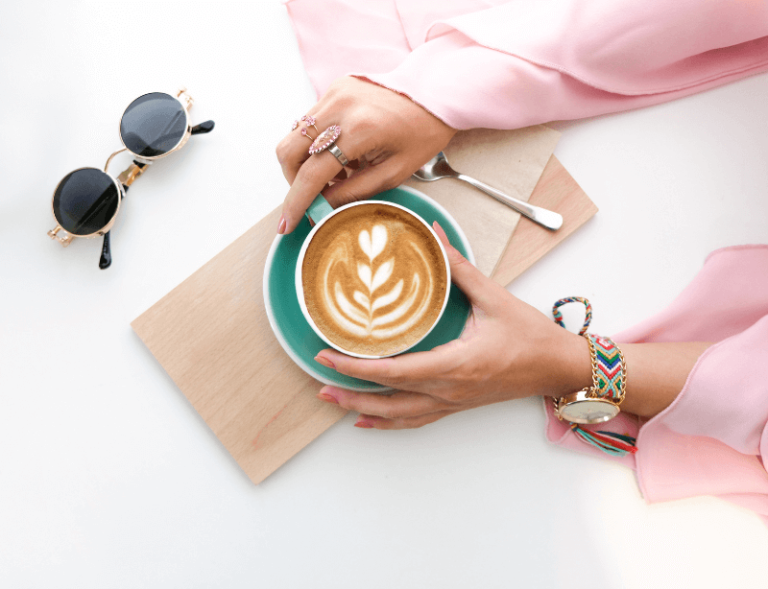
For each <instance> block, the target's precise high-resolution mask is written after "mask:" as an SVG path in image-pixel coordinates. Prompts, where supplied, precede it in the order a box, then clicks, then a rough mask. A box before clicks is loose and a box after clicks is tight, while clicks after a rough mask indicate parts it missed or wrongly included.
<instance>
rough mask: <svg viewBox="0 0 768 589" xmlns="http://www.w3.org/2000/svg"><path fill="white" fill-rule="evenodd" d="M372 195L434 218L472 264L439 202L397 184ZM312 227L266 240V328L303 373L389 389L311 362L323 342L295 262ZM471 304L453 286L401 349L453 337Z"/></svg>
mask: <svg viewBox="0 0 768 589" xmlns="http://www.w3.org/2000/svg"><path fill="white" fill-rule="evenodd" d="M374 198H375V199H376V200H383V201H386V202H391V203H396V204H399V205H401V206H404V207H406V208H407V209H409V210H410V211H413V212H415V213H417V214H418V215H419V216H420V217H421V218H422V219H424V220H425V221H426V222H427V223H428V224H430V225H431V223H432V222H433V221H437V222H438V223H440V226H441V227H442V228H443V230H444V231H445V233H446V234H447V235H448V239H449V241H450V242H451V245H452V246H453V247H454V248H456V249H457V250H458V251H459V252H460V253H461V254H462V255H463V256H464V257H465V258H467V259H468V260H469V261H470V262H472V263H473V264H474V263H475V257H474V254H473V252H472V248H471V247H470V245H469V241H468V239H467V237H466V236H465V235H464V232H463V231H462V230H461V227H460V226H459V224H458V222H457V221H456V220H455V219H454V218H453V217H452V216H451V214H450V213H449V212H448V211H446V210H445V209H444V208H443V207H442V206H441V205H440V204H438V203H437V202H435V201H434V200H432V199H431V198H429V197H428V196H426V195H425V194H424V193H422V192H420V191H418V190H414V189H412V188H409V187H405V186H401V187H398V188H393V189H392V190H387V191H386V192H382V193H380V194H377V195H376V196H375V197H374ZM311 230H312V226H311V225H310V222H309V220H308V218H306V217H304V218H303V219H302V220H301V222H299V224H298V226H297V227H296V228H295V229H294V230H293V231H292V232H291V233H289V234H286V235H277V236H276V237H275V239H274V241H273V242H272V246H271V247H270V250H269V253H268V254H267V260H266V264H265V266H264V280H263V285H262V286H263V300H264V308H265V311H266V315H267V318H268V320H269V324H270V327H271V328H272V331H273V332H274V334H275V337H276V339H277V341H278V343H279V344H280V346H281V347H282V348H283V350H285V352H286V353H287V354H288V356H289V357H290V358H291V359H292V360H293V361H294V362H295V363H296V365H297V366H298V367H299V368H301V369H302V370H303V371H304V372H306V373H307V374H309V375H310V376H312V377H313V378H315V379H316V380H318V381H320V382H321V383H324V384H329V385H334V386H338V387H343V388H346V389H349V390H353V391H361V392H387V391H390V390H391V389H389V388H387V387H385V386H382V385H380V384H377V383H373V382H370V381H367V380H362V379H359V378H354V377H351V376H347V375H345V374H341V373H339V372H337V371H336V370H334V369H333V368H327V367H325V366H322V365H321V364H318V363H317V362H315V360H314V357H315V356H316V355H317V353H318V352H320V351H321V350H324V349H326V348H328V347H329V346H328V344H327V343H326V342H325V341H324V340H323V339H322V338H320V337H319V336H318V335H317V333H315V331H314V330H313V329H312V328H311V327H310V325H309V323H308V322H307V320H306V319H305V317H304V314H303V312H302V310H301V306H300V305H299V301H298V295H297V293H296V265H297V262H298V258H299V253H300V251H301V248H302V246H303V245H304V241H305V239H306V238H307V236H308V235H309V233H310V231H311ZM470 311H471V306H470V303H469V301H468V300H467V298H466V297H465V296H464V293H462V292H461V291H460V290H459V289H458V288H457V287H456V286H455V285H451V293H450V297H449V299H448V304H447V306H446V308H445V311H444V312H443V316H442V318H441V319H440V321H439V322H438V324H437V325H436V326H435V327H434V328H433V329H432V331H431V332H430V334H429V335H428V336H427V337H425V338H424V339H423V340H422V341H421V342H420V343H419V344H418V345H416V346H415V347H413V348H411V349H410V350H409V351H408V352H406V354H410V353H412V352H422V351H427V350H431V349H432V348H435V347H437V346H439V345H442V344H445V343H448V342H449V341H451V340H454V339H456V338H458V337H459V336H460V335H461V333H462V331H463V330H464V326H465V325H466V322H467V319H468V318H469V315H470Z"/></svg>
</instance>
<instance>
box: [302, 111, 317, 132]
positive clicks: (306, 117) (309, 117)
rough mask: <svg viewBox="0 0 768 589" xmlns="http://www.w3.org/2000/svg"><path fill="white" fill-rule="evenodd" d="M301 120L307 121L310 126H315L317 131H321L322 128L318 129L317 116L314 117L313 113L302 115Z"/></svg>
mask: <svg viewBox="0 0 768 589" xmlns="http://www.w3.org/2000/svg"><path fill="white" fill-rule="evenodd" d="M301 120H302V121H305V122H306V123H307V125H308V126H310V127H314V128H315V131H317V132H318V133H319V132H320V129H318V128H317V125H315V123H316V122H317V121H316V120H315V117H313V116H312V115H304V116H303V117H301Z"/></svg>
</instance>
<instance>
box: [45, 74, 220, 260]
mask: <svg viewBox="0 0 768 589" xmlns="http://www.w3.org/2000/svg"><path fill="white" fill-rule="evenodd" d="M193 102H194V101H193V99H192V97H191V96H190V95H189V94H187V91H186V89H181V90H179V91H178V93H177V94H176V96H171V95H170V94H166V93H164V92H151V93H149V94H144V95H143V96H139V97H138V98H137V99H136V100H134V101H133V102H131V104H129V105H128V108H126V109H125V112H124V113H123V116H122V117H121V119H120V140H121V141H122V143H123V148H122V149H119V150H118V151H116V152H115V153H113V154H112V155H110V156H109V158H107V163H106V164H104V169H103V170H100V169H99V168H79V169H77V170H74V171H72V172H70V173H69V174H67V175H66V176H64V178H63V179H62V180H61V181H60V182H59V184H58V185H57V186H56V190H54V192H53V216H54V217H55V219H56V223H58V224H57V225H56V227H54V228H53V229H51V230H50V231H49V232H48V235H49V236H50V237H51V239H56V240H58V241H59V243H61V244H62V245H63V246H65V247H66V246H68V245H69V244H70V243H71V242H72V240H73V239H75V238H76V237H85V238H94V237H99V236H104V243H103V245H102V248H101V258H100V259H99V268H101V269H102V270H103V269H105V268H109V266H110V264H111V263H112V252H111V249H110V244H109V231H110V229H111V228H112V225H113V224H114V223H115V218H116V217H117V213H118V212H120V205H121V204H122V201H123V199H124V198H125V194H126V192H127V191H128V188H129V187H130V186H131V184H133V182H134V180H136V178H138V177H139V176H141V175H142V174H143V173H144V170H145V169H146V167H147V166H148V165H150V164H151V163H152V162H153V161H155V160H158V159H160V158H163V157H165V156H167V155H169V154H171V153H173V152H174V151H178V150H179V149H181V148H182V147H184V145H185V144H186V142H187V141H189V138H190V137H191V136H192V135H198V134H201V133H209V132H211V131H212V130H213V127H214V122H213V121H205V122H204V123H200V124H199V125H196V126H194V127H193V126H191V125H190V122H189V113H188V111H189V109H190V108H191V107H192V103H193ZM123 151H128V152H130V153H131V154H133V156H134V159H133V162H132V163H131V165H130V166H129V167H128V168H127V169H125V170H124V171H123V172H121V173H120V174H119V175H118V176H117V177H113V176H111V175H110V174H109V173H107V169H108V168H109V162H110V161H111V160H112V158H113V157H115V156H116V155H117V154H118V153H122V152H123ZM60 233H61V235H60Z"/></svg>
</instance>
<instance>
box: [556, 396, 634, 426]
mask: <svg viewBox="0 0 768 589" xmlns="http://www.w3.org/2000/svg"><path fill="white" fill-rule="evenodd" d="M554 401H555V402H554V406H555V415H557V418H558V419H561V420H565V421H570V422H572V423H579V424H592V423H603V422H606V421H610V420H611V419H613V418H614V417H616V416H617V415H618V414H619V413H620V412H621V409H620V408H619V406H618V405H617V404H616V403H614V402H612V401H609V400H608V399H602V398H600V397H595V396H594V395H593V394H592V391H591V390H590V389H583V390H581V391H577V392H575V393H571V394H570V395H565V396H563V397H560V398H559V399H555V400H554Z"/></svg>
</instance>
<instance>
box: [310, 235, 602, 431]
mask: <svg viewBox="0 0 768 589" xmlns="http://www.w3.org/2000/svg"><path fill="white" fill-rule="evenodd" d="M434 228H435V231H436V232H437V235H438V237H439V238H440V240H441V241H442V242H443V246H444V247H445V249H446V252H447V253H448V259H449V261H450V264H451V278H452V280H453V282H454V283H455V284H456V286H458V287H459V288H460V289H461V290H462V291H463V292H464V293H465V294H466V295H467V297H468V298H469V299H470V301H471V303H472V315H471V317H470V318H469V320H468V322H467V325H466V327H465V328H464V332H463V333H462V334H461V337H459V338H458V339H455V340H453V341H450V342H448V343H446V344H443V345H441V346H437V347H436V348H433V349H432V350H429V351H427V352H413V353H409V354H401V355H399V356H394V357H392V358H382V359H378V360H363V359H360V358H352V357H351V356H347V355H346V354H342V353H341V352H338V351H336V350H333V349H330V348H328V349H325V350H322V351H320V353H319V354H318V355H317V357H316V358H315V360H316V361H317V362H319V363H320V364H322V365H324V366H327V367H329V368H334V369H335V370H337V371H338V372H339V373H340V374H346V375H348V376H353V377H355V378H362V379H364V380H370V381H373V382H376V383H379V384H382V385H385V386H390V387H392V388H394V389H396V391H397V392H395V393H394V394H392V395H390V396H386V395H379V394H376V393H357V392H354V391H349V390H345V389H342V388H339V387H335V386H326V387H324V388H323V389H322V390H321V391H320V393H319V395H318V396H319V398H320V399H322V400H323V401H326V402H328V403H335V404H338V405H340V406H341V407H344V408H345V409H351V410H353V411H359V412H360V413H361V414H362V416H361V418H360V421H358V423H357V424H356V425H358V427H375V428H378V429H402V428H411V427H420V426H422V425H425V424H427V423H432V422H434V421H437V420H438V419H440V418H442V417H445V416H446V415H450V414H452V413H456V412H458V411H465V410H467V409H472V408H474V407H480V406H482V405H489V404H491V403H499V402H501V401H506V400H510V399H519V398H522V397H529V396H532V395H554V396H561V395H563V394H566V393H572V392H574V391H577V390H579V389H581V388H583V387H584V386H588V385H589V384H591V382H592V374H591V366H590V358H589V348H588V345H587V342H586V340H585V339H584V338H583V337H579V336H578V335H576V334H574V333H570V332H569V331H566V330H565V329H563V328H562V327H560V326H558V325H557V324H556V323H554V322H553V321H552V320H551V319H549V318H548V317H546V316H545V315H544V314H543V313H540V312H539V311H537V310H536V309H534V308H533V307H531V306H530V305H527V304H526V303H524V302H522V301H521V300H519V299H517V298H516V297H514V296H513V295H512V294H510V293H509V292H507V291H506V290H505V289H504V288H503V287H502V286H500V285H499V284H497V283H496V282H494V281H493V280H491V279H490V278H487V277H486V276H484V275H483V274H482V272H480V270H478V269H477V268H475V267H474V266H473V265H472V264H471V263H470V262H469V261H467V260H466V258H464V257H463V256H462V255H461V254H460V253H459V252H458V251H457V250H456V249H454V248H453V247H451V245H450V243H449V242H448V237H447V236H446V235H445V232H444V231H443V229H442V228H441V227H440V226H439V225H438V224H437V223H435V224H434Z"/></svg>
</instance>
